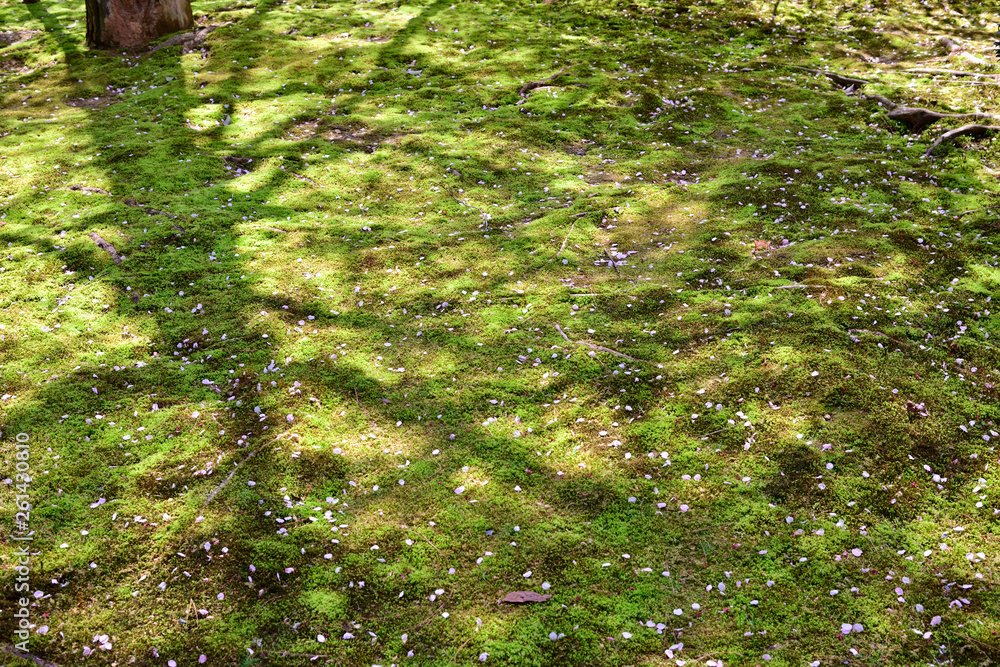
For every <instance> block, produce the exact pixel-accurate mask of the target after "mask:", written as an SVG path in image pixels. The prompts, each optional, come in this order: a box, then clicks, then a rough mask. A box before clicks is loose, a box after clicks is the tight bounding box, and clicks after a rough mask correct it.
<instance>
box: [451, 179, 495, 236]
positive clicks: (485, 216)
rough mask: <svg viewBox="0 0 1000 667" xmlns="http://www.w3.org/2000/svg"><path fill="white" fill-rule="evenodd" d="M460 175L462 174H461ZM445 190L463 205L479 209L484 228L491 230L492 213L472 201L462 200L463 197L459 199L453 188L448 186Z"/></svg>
mask: <svg viewBox="0 0 1000 667" xmlns="http://www.w3.org/2000/svg"><path fill="white" fill-rule="evenodd" d="M452 171H454V170H452ZM455 173H456V174H457V173H458V172H455ZM459 175H461V174H459ZM444 191H445V192H447V193H448V194H449V195H451V198H452V199H454V200H455V201H457V202H458V203H459V204H461V205H462V206H468V207H469V208H471V209H474V210H476V211H478V212H479V216H480V217H481V218H482V219H483V224H482V227H483V228H484V229H485V230H486V231H490V214H489V213H486V212H484V211H483V210H481V209H480V208H478V207H476V206H473V205H472V204H470V203H469V202H467V201H462V200H461V199H459V198H458V197H457V196H455V193H454V192H452V191H451V190H449V189H448V188H445V189H444Z"/></svg>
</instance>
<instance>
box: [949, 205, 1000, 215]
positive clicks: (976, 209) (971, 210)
mask: <svg viewBox="0 0 1000 667" xmlns="http://www.w3.org/2000/svg"><path fill="white" fill-rule="evenodd" d="M994 208H1000V204H997V205H996V206H984V207H982V208H970V209H969V210H968V211H962V212H961V213H959V214H958V217H962V216H963V215H967V214H969V213H975V212H977V211H989V210H990V209H994Z"/></svg>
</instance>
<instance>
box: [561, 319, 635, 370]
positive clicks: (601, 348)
mask: <svg viewBox="0 0 1000 667" xmlns="http://www.w3.org/2000/svg"><path fill="white" fill-rule="evenodd" d="M555 326H556V331H558V332H559V335H560V336H562V337H563V338H564V339H565V340H566V342H568V343H575V344H576V345H583V346H584V347H589V348H590V349H591V350H594V351H596V352H607V353H609V354H613V355H615V356H616V357H622V358H623V359H628V360H630V361H635V362H638V363H640V364H651V363H653V362H652V361H647V360H645V359H637V358H636V357H632V356H629V355H627V354H624V353H623V352H619V351H618V350H612V349H611V348H610V347H604V346H603V345H594V344H593V343H588V342H587V341H585V340H571V339H570V337H569V336H567V335H566V332H565V331H563V330H562V327H560V326H559V325H558V324H557V325H555Z"/></svg>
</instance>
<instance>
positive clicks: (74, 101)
mask: <svg viewBox="0 0 1000 667" xmlns="http://www.w3.org/2000/svg"><path fill="white" fill-rule="evenodd" d="M121 97H122V95H121V93H120V92H118V91H109V92H108V94H106V95H98V96H97V97H70V98H69V99H67V100H66V104H68V105H70V106H71V107H83V108H84V109H91V110H94V111H100V110H101V109H106V108H108V107H109V106H111V105H112V104H117V103H118V102H119V101H120V100H121Z"/></svg>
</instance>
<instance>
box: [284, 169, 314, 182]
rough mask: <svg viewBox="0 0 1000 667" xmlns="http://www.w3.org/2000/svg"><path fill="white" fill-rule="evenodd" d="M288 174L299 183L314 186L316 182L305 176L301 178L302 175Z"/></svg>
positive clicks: (291, 172) (292, 172)
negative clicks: (303, 182) (302, 182)
mask: <svg viewBox="0 0 1000 667" xmlns="http://www.w3.org/2000/svg"><path fill="white" fill-rule="evenodd" d="M288 173H289V174H291V175H292V176H294V177H295V178H297V179H299V180H300V181H305V182H306V183H310V184H312V185H316V181H314V180H313V179H311V178H309V177H307V176H303V175H302V174H296V173H295V172H294V171H290V172H288Z"/></svg>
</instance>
